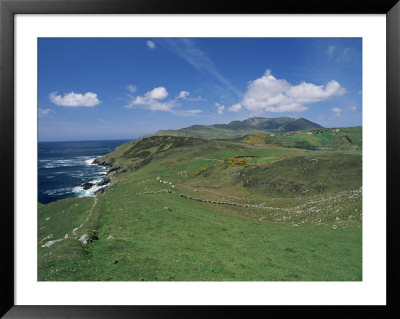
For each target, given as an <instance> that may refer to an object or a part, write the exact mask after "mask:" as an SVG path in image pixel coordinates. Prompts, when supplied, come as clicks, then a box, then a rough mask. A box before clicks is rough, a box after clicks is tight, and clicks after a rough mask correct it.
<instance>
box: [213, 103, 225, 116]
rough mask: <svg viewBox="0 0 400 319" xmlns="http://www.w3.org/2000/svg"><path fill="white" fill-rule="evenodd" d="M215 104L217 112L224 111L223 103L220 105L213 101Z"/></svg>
mask: <svg viewBox="0 0 400 319" xmlns="http://www.w3.org/2000/svg"><path fill="white" fill-rule="evenodd" d="M215 106H216V107H217V112H218V114H223V113H224V109H225V106H224V105H221V104H219V103H215Z"/></svg>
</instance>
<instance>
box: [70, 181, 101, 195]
mask: <svg viewBox="0 0 400 319" xmlns="http://www.w3.org/2000/svg"><path fill="white" fill-rule="evenodd" d="M107 185H108V184H106V185H102V186H98V185H94V186H92V187H91V188H89V189H83V187H82V186H76V187H74V188H73V189H72V191H73V192H74V193H75V194H76V195H77V197H95V196H96V192H97V191H98V190H99V189H101V188H104V187H106V186H107Z"/></svg>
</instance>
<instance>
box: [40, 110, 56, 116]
mask: <svg viewBox="0 0 400 319" xmlns="http://www.w3.org/2000/svg"><path fill="white" fill-rule="evenodd" d="M53 112H54V110H52V109H41V108H39V109H38V114H39V117H45V116H46V115H49V114H50V113H53Z"/></svg>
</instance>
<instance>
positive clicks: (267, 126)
mask: <svg viewBox="0 0 400 319" xmlns="http://www.w3.org/2000/svg"><path fill="white" fill-rule="evenodd" d="M319 128H322V126H321V125H319V124H316V123H314V122H311V121H309V120H307V119H304V118H299V119H294V118H291V117H276V118H264V117H252V118H248V119H246V120H243V121H232V122H230V123H229V124H213V125H192V126H189V127H186V128H182V129H180V130H160V131H157V132H156V133H154V134H149V135H145V136H143V137H149V136H166V135H168V136H186V137H196V138H206V139H217V138H223V139H225V138H238V137H242V136H245V135H248V134H253V133H260V132H261V133H262V132H264V133H265V132H271V133H274V132H276V133H278V132H290V131H298V130H307V129H319Z"/></svg>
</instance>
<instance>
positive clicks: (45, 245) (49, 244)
mask: <svg viewBox="0 0 400 319" xmlns="http://www.w3.org/2000/svg"><path fill="white" fill-rule="evenodd" d="M96 204H97V196H96V197H95V198H94V203H93V205H92V207H91V208H90V211H89V215H88V217H86V219H85V221H84V222H83V223H82V224H80V225H79V227H76V228H74V229H73V230H72V231H71V236H70V235H69V233H66V234H65V236H64V238H60V239H55V240H49V241H47V242H46V243H44V245H42V247H43V248H44V247H50V246H52V245H53V244H55V243H57V242H60V241H63V240H65V239H67V238H74V239H78V237H77V236H76V233H77V231H78V230H79V229H80V228H82V227H83V226H84V225H85V224H86V223H87V222H88V221H89V219H90V217H92V213H93V209H94V208H95V206H96ZM72 236H74V237H72ZM47 238H49V237H46V238H43V239H42V240H41V241H43V240H45V239H47Z"/></svg>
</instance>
